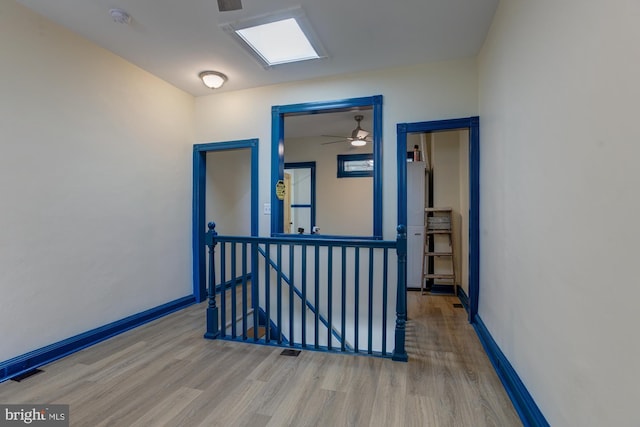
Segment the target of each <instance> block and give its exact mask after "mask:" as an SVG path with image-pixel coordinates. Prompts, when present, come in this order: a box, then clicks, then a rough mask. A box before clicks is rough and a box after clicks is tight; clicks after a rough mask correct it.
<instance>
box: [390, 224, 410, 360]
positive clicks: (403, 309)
mask: <svg viewBox="0 0 640 427" xmlns="http://www.w3.org/2000/svg"><path fill="white" fill-rule="evenodd" d="M396 251H397V253H398V294H397V297H396V333H395V348H394V349H393V354H392V356H391V358H392V359H393V360H396V361H398V362H406V361H408V360H409V356H408V355H407V351H406V350H405V348H404V341H405V334H406V333H405V328H406V324H407V277H406V274H405V273H406V271H407V269H406V267H407V227H405V226H404V225H402V224H400V225H399V226H398V237H397V240H396Z"/></svg>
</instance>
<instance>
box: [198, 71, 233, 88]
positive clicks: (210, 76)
mask: <svg viewBox="0 0 640 427" xmlns="http://www.w3.org/2000/svg"><path fill="white" fill-rule="evenodd" d="M198 77H200V79H201V80H202V83H204V85H205V86H206V87H208V88H209V89H220V88H221V87H222V85H223V84H224V82H226V81H227V76H225V75H224V74H222V73H219V72H217V71H203V72H201V73H200V74H198Z"/></svg>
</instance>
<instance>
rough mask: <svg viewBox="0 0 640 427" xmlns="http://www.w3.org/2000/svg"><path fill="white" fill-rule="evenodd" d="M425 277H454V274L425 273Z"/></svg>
mask: <svg viewBox="0 0 640 427" xmlns="http://www.w3.org/2000/svg"><path fill="white" fill-rule="evenodd" d="M422 277H423V278H424V279H452V280H453V278H454V275H453V274H424V275H423V276H422Z"/></svg>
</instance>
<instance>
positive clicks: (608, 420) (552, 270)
mask: <svg viewBox="0 0 640 427" xmlns="http://www.w3.org/2000/svg"><path fill="white" fill-rule="evenodd" d="M638 16H640V3H638V2H637V1H630V0H614V1H610V2H582V1H575V0H573V1H563V2H556V1H549V0H545V1H538V2H530V1H503V2H501V3H500V6H499V8H498V11H497V13H496V17H495V19H494V22H493V26H492V29H491V31H490V34H489V36H488V39H487V41H486V43H485V46H484V48H483V51H482V53H481V56H480V61H479V64H480V65H479V90H480V92H479V94H480V104H479V105H480V116H481V145H482V153H481V166H480V173H481V177H480V183H481V190H480V193H481V197H482V201H481V204H480V205H481V207H480V221H481V236H480V242H481V247H480V253H481V257H480V259H481V266H480V274H481V278H480V280H481V281H480V286H481V297H480V307H479V314H480V317H481V318H482V320H483V321H484V323H485V324H486V326H487V327H488V329H489V331H490V332H491V334H492V335H493V337H494V338H495V340H496V342H497V343H498V345H499V346H500V348H501V349H502V351H503V352H504V353H505V355H506V356H507V358H508V359H509V360H510V361H511V363H512V365H513V367H514V368H515V369H516V371H517V372H518V374H519V376H520V377H521V378H522V380H523V381H524V383H525V384H526V386H527V388H528V390H529V391H530V392H531V394H532V395H533V397H534V399H535V400H536V402H537V403H538V405H539V406H540V408H541V410H542V412H543V413H544V415H545V416H546V418H547V420H548V421H549V423H550V424H551V425H553V426H555V427H562V426H594V427H595V426H604V425H607V426H614V425H615V426H621V427H622V426H638V425H640V413H639V412H638V380H639V379H640V367H639V365H638V360H640V340H638V339H637V337H638V330H637V312H638V310H637V302H638V301H639V300H640V287H638V270H637V268H636V265H637V254H638V241H639V240H640V223H639V222H638V217H639V214H640V198H639V197H638V188H639V187H640V175H638V159H639V158H640V143H639V141H640V127H638V125H637V115H638V100H639V99H640V84H638V76H640V60H639V58H640V43H638V41H639V40H640V25H638V22H637V18H638Z"/></svg>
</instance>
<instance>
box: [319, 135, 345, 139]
mask: <svg viewBox="0 0 640 427" xmlns="http://www.w3.org/2000/svg"><path fill="white" fill-rule="evenodd" d="M320 136H322V137H325V138H342V139H349V137H348V136H344V135H320Z"/></svg>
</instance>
